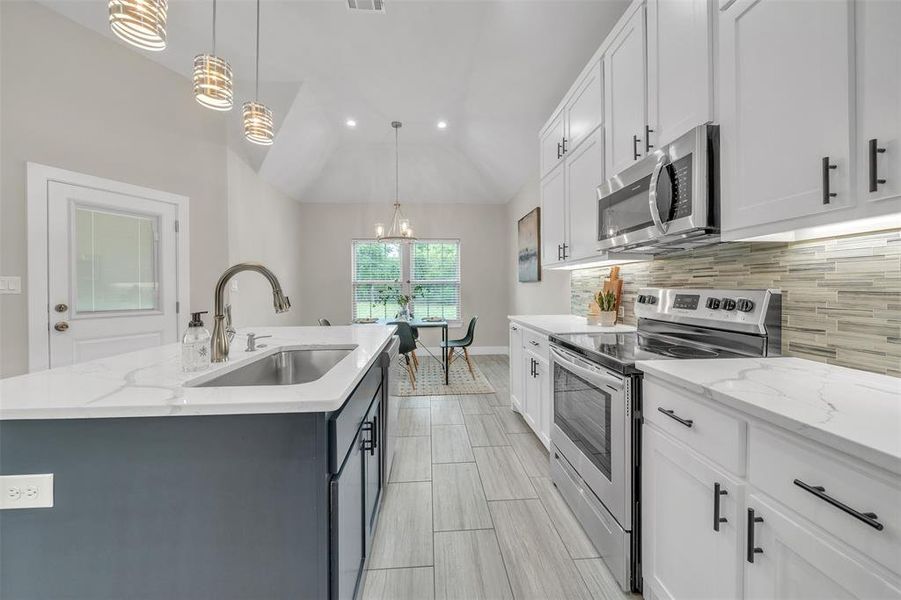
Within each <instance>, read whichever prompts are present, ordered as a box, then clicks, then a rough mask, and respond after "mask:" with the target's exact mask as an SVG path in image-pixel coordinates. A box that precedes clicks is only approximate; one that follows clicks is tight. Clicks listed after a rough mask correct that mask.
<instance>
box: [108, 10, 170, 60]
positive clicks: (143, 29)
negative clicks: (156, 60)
mask: <svg viewBox="0 0 901 600" xmlns="http://www.w3.org/2000/svg"><path fill="white" fill-rule="evenodd" d="M108 8H109V26H110V29H112V30H113V33H115V34H116V37H118V38H119V39H121V40H122V41H125V42H128V43H129V44H131V45H132V46H135V47H137V48H140V49H142V50H151V51H153V52H159V51H160V50H165V49H166V13H167V11H168V8H169V7H168V0H109V5H108Z"/></svg>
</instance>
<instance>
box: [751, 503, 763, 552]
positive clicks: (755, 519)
mask: <svg viewBox="0 0 901 600" xmlns="http://www.w3.org/2000/svg"><path fill="white" fill-rule="evenodd" d="M755 523H763V517H758V516H756V515H755V514H754V509H753V508H749V509H748V562H749V563H751V564H754V555H755V554H763V548H758V547H757V546H755V545H754V524H755Z"/></svg>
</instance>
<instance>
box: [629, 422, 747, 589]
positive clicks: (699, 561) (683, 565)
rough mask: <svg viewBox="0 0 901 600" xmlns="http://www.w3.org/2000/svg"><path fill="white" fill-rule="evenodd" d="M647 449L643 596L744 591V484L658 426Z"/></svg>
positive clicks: (647, 434) (648, 431)
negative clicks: (661, 430)
mask: <svg viewBox="0 0 901 600" xmlns="http://www.w3.org/2000/svg"><path fill="white" fill-rule="evenodd" d="M642 453H643V458H642V464H643V465H645V466H644V468H643V470H642V529H643V535H642V554H643V555H642V573H643V576H644V587H645V589H644V595H645V598H649V599H651V598H654V599H661V600H663V599H667V600H669V599H679V598H686V599H687V598H691V599H699V598H711V599H721V598H739V597H740V596H741V556H740V552H739V546H740V540H741V538H742V535H741V532H742V527H743V521H742V520H741V515H742V511H743V508H744V506H743V497H742V492H743V487H744V486H743V485H741V484H739V483H738V482H737V481H736V480H735V479H733V478H732V477H730V476H729V475H727V474H726V473H725V472H724V471H722V470H720V469H718V468H717V467H715V466H713V465H712V464H711V463H709V462H707V461H705V460H703V459H702V458H700V457H699V455H697V454H696V453H694V452H693V451H692V450H690V449H689V448H688V447H687V446H685V445H684V444H682V443H681V442H677V441H676V440H674V439H672V438H670V437H668V436H667V435H666V434H664V433H662V432H660V431H658V430H657V429H656V428H654V427H645V428H644V435H643V439H642Z"/></svg>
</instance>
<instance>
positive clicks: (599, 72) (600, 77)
mask: <svg viewBox="0 0 901 600" xmlns="http://www.w3.org/2000/svg"><path fill="white" fill-rule="evenodd" d="M563 112H564V114H565V115H566V119H565V121H566V134H565V135H564V138H563V139H564V142H563V147H562V150H563V154H564V156H568V155H569V153H570V152H574V151H575V150H576V149H577V148H578V147H579V144H581V143H582V142H583V141H585V139H587V138H588V136H589V135H590V134H591V133H592V132H593V131H594V130H595V129H596V128H597V127H598V126H599V125H600V124H601V123H602V122H603V121H604V63H603V61H601V60H598V61H597V62H595V63H594V64H592V65H591V66H590V67H589V69H588V72H587V73H585V75H584V76H583V77H582V79H581V80H580V81H579V82H577V83H576V87H575V90H574V91H573V93H572V95H571V96H570V97H569V99H568V100H567V101H566V106H565V107H564V109H563Z"/></svg>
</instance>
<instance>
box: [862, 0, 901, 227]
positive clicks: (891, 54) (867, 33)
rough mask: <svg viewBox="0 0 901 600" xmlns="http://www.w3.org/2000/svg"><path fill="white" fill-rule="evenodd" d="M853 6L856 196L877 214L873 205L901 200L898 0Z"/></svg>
mask: <svg viewBox="0 0 901 600" xmlns="http://www.w3.org/2000/svg"><path fill="white" fill-rule="evenodd" d="M855 6H856V10H857V14H856V15H855V16H856V22H857V86H858V88H857V89H858V91H859V94H860V103H859V106H858V108H859V114H860V121H859V122H860V129H859V130H858V131H859V135H858V136H857V153H858V156H860V157H861V158H862V160H861V161H859V165H860V168H859V171H858V178H857V180H858V182H859V185H858V187H859V188H860V189H861V193H860V198H864V199H866V200H867V201H869V202H872V203H874V205H873V208H874V209H876V210H877V211H878V210H879V207H878V206H876V205H877V204H885V202H883V201H887V200H890V199H896V200H897V199H898V198H899V196H901V41H899V39H898V36H899V32H901V2H897V1H892V0H862V1H859V2H857V3H856V5H855ZM871 140H876V142H875V143H874V144H873V146H874V148H875V149H876V150H877V151H876V152H875V153H873V152H871V151H870V144H871ZM879 149H882V151H881V152H880V151H879ZM872 165H875V169H873V172H872V175H871V172H870V170H871V166H872ZM882 180H884V181H882ZM886 210H888V209H886Z"/></svg>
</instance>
